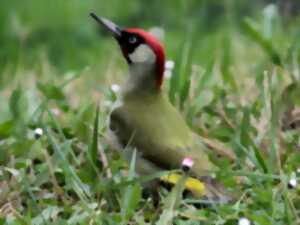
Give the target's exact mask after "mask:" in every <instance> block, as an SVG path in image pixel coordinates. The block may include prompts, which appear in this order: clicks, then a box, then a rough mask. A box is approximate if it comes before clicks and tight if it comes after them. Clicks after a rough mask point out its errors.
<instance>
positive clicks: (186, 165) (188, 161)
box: [181, 157, 194, 172]
mask: <svg viewBox="0 0 300 225" xmlns="http://www.w3.org/2000/svg"><path fill="white" fill-rule="evenodd" d="M193 165H194V160H193V159H192V158H191V157H185V158H184V159H183V160H182V162H181V166H182V170H183V171H186V172H187V171H189V170H190V169H191V168H192V167H193Z"/></svg>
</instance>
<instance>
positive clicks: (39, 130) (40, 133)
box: [34, 127, 44, 139]
mask: <svg viewBox="0 0 300 225" xmlns="http://www.w3.org/2000/svg"><path fill="white" fill-rule="evenodd" d="M43 133H44V131H43V129H42V128H39V127H38V128H36V129H35V130H34V137H35V139H39V138H40V137H41V136H43Z"/></svg>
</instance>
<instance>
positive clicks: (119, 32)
mask: <svg viewBox="0 0 300 225" xmlns="http://www.w3.org/2000/svg"><path fill="white" fill-rule="evenodd" d="M90 16H91V17H93V19H95V20H96V21H97V22H98V23H99V24H101V25H102V26H104V27H105V28H106V29H107V30H109V31H110V32H111V33H112V34H113V36H114V37H115V38H116V39H120V38H121V37H122V29H121V28H120V27H118V26H117V25H116V24H114V23H113V22H111V21H110V20H108V19H105V18H103V17H98V16H97V15H96V14H95V13H90Z"/></svg>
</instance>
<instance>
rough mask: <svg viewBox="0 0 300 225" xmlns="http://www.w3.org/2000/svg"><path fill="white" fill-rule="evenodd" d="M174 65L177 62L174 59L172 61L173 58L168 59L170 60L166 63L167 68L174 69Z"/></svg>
mask: <svg viewBox="0 0 300 225" xmlns="http://www.w3.org/2000/svg"><path fill="white" fill-rule="evenodd" d="M174 66H175V63H174V61H172V60H168V61H166V63H165V68H166V69H167V70H172V69H173V68H174Z"/></svg>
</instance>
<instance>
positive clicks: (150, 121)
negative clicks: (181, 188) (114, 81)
mask: <svg viewBox="0 0 300 225" xmlns="http://www.w3.org/2000/svg"><path fill="white" fill-rule="evenodd" d="M110 126H111V128H112V130H114V131H115V134H116V135H117V136H118V138H119V140H120V141H121V143H122V144H123V145H124V146H126V145H128V144H129V145H130V146H133V147H136V148H137V150H138V152H139V153H140V155H141V156H142V158H143V159H140V160H139V161H138V162H140V163H142V164H143V165H137V167H138V168H139V170H140V171H139V172H141V173H151V170H152V169H153V170H154V169H178V168H180V167H181V162H182V160H183V158H184V157H187V156H189V157H192V158H193V160H194V162H195V163H194V166H193V168H192V173H193V174H194V175H196V176H206V175H208V173H209V172H210V171H211V170H212V169H213V167H212V165H211V163H210V162H209V159H208V157H207V154H206V152H205V150H204V149H205V147H204V146H203V145H201V143H200V139H199V137H198V138H197V137H196V135H195V134H194V133H193V132H192V131H191V130H190V128H189V127H188V126H187V125H186V123H185V121H184V119H183V118H182V116H181V115H180V114H179V113H178V111H177V110H176V109H175V108H174V106H173V105H172V104H171V103H170V102H169V100H168V98H167V96H165V95H164V94H163V93H162V92H161V91H157V92H156V93H153V92H151V93H148V92H144V93H140V94H139V95H127V96H125V98H124V101H123V104H122V105H121V106H120V107H118V108H116V109H115V110H114V111H113V112H112V114H111V123H110ZM197 139H198V140H197ZM147 161H148V162H147ZM146 164H147V165H146ZM152 172H153V171H152Z"/></svg>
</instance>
